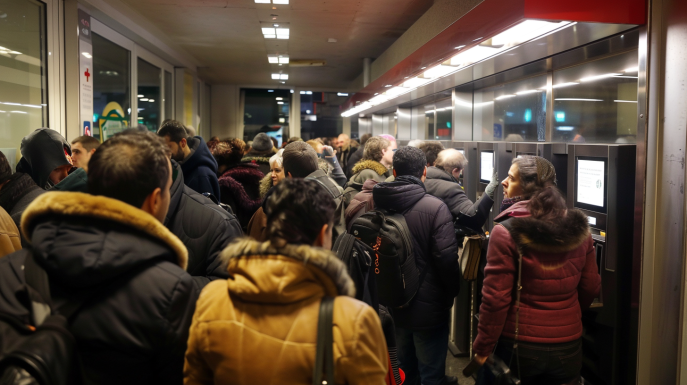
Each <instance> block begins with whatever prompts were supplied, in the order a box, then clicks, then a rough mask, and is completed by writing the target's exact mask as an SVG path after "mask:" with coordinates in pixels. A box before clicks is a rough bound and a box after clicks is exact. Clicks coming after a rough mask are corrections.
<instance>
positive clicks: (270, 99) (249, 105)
mask: <svg viewBox="0 0 687 385" xmlns="http://www.w3.org/2000/svg"><path fill="white" fill-rule="evenodd" d="M244 92H245V111H244V117H243V123H244V131H243V140H245V141H251V140H253V138H254V137H255V135H257V134H258V133H260V132H264V133H266V134H267V135H269V136H271V137H274V138H275V139H277V142H278V145H279V146H281V145H282V143H283V142H284V141H286V139H288V138H287V134H288V129H289V107H290V100H291V95H292V94H291V91H290V90H279V89H270V90H261V89H247V90H244Z"/></svg>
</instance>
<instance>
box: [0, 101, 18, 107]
mask: <svg viewBox="0 0 687 385" xmlns="http://www.w3.org/2000/svg"><path fill="white" fill-rule="evenodd" d="M2 104H5V105H8V106H21V103H10V102H5V103H2Z"/></svg>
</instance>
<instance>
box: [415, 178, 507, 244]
mask: <svg viewBox="0 0 687 385" xmlns="http://www.w3.org/2000/svg"><path fill="white" fill-rule="evenodd" d="M425 187H426V188H427V194H430V195H433V196H435V197H437V198H439V199H441V200H442V201H444V203H446V206H448V209H449V210H451V215H453V218H454V220H455V221H456V222H455V224H456V225H460V226H465V227H468V228H470V229H472V230H474V231H475V232H477V233H482V231H483V230H482V226H484V224H485V223H486V221H487V218H489V211H490V210H491V207H492V206H493V205H494V201H493V200H492V199H491V198H489V196H487V194H484V195H482V199H480V200H478V201H477V202H475V203H473V202H472V201H471V200H470V199H469V198H468V196H467V195H466V194H465V191H463V189H462V188H461V187H460V184H458V181H457V180H456V179H455V178H454V177H453V176H452V175H450V174H449V173H447V172H446V171H444V170H442V169H440V168H437V167H427V179H426V180H425Z"/></svg>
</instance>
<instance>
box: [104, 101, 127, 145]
mask: <svg viewBox="0 0 687 385" xmlns="http://www.w3.org/2000/svg"><path fill="white" fill-rule="evenodd" d="M98 123H99V124H98V125H99V126H100V141H101V142H104V141H106V140H107V139H108V138H110V137H111V136H113V135H114V134H116V133H118V132H122V131H124V130H125V129H126V128H127V127H128V122H127V121H126V116H125V115H124V109H123V108H122V106H120V105H119V103H117V102H109V103H107V105H106V106H105V108H104V109H103V114H102V115H101V116H100V119H98Z"/></svg>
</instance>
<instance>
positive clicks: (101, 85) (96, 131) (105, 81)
mask: <svg viewBox="0 0 687 385" xmlns="http://www.w3.org/2000/svg"><path fill="white" fill-rule="evenodd" d="M92 36H93V109H94V111H93V136H94V137H96V138H101V135H102V140H105V139H107V138H108V137H110V136H112V135H114V134H116V133H118V132H120V131H122V130H123V129H124V128H126V127H128V126H129V124H130V122H131V102H130V101H131V71H130V68H131V65H130V64H131V52H130V51H129V50H127V49H125V48H122V47H121V46H119V45H117V44H115V43H113V42H111V41H109V40H107V39H105V38H104V37H102V36H100V35H98V34H97V33H93V34H92Z"/></svg>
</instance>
